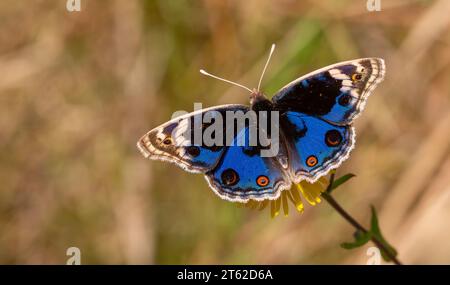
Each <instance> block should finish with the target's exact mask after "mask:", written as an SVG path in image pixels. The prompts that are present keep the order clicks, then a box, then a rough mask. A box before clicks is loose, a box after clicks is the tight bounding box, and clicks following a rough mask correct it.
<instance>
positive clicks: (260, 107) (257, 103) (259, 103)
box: [250, 89, 273, 111]
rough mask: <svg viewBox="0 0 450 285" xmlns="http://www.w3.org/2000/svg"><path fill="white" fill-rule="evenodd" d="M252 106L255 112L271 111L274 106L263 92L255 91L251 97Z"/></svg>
mask: <svg viewBox="0 0 450 285" xmlns="http://www.w3.org/2000/svg"><path fill="white" fill-rule="evenodd" d="M250 105H251V109H252V110H253V111H270V110H272V105H273V104H272V102H271V101H270V100H269V99H267V97H266V96H264V94H263V93H262V92H261V91H259V90H256V89H253V92H252V93H251V95H250Z"/></svg>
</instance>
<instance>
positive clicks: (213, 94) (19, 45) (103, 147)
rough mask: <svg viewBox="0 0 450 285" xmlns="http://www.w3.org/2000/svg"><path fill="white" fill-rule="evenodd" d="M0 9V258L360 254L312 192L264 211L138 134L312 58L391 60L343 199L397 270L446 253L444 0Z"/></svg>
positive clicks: (448, 58)
mask: <svg viewBox="0 0 450 285" xmlns="http://www.w3.org/2000/svg"><path fill="white" fill-rule="evenodd" d="M80 2H81V11H80V12H68V11H67V10H66V1H65V0H60V1H50V0H49V1H47V0H38V1H33V2H31V1H12V0H8V1H1V2H0V146H1V148H0V187H1V188H0V263H1V264H17V263H19V264H22V263H25V264H38V263H39V264H40V263H44V264H65V263H66V260H67V259H68V256H66V250H67V248H69V247H71V246H76V247H78V248H80V250H81V262H82V263H83V264H99V263H102V264H103V263H105V264H122V263H126V264H136V263H145V264H188V263H193V264H209V263H223V264H238V263H239V264H240V263H250V264H266V263H275V264H335V263H337V264H355V263H356V264H365V263H366V262H367V260H368V256H367V255H366V250H367V248H368V247H369V246H372V244H369V245H366V246H365V247H363V248H360V249H357V250H352V251H346V250H344V249H342V248H340V247H339V244H340V243H341V242H344V241H350V240H351V239H352V234H353V228H352V227H350V226H349V225H348V224H347V223H346V222H345V221H344V220H343V219H342V218H341V217H340V216H339V215H338V214H337V213H336V212H334V211H333V209H332V208H331V207H330V206H329V205H327V204H326V203H325V202H322V203H321V204H319V205H318V206H315V207H307V208H306V210H305V213H304V214H303V215H299V214H298V213H294V212H293V211H292V210H291V214H290V215H289V217H284V216H283V215H282V214H281V215H280V216H279V217H276V218H275V219H271V218H270V214H269V210H264V211H262V212H259V211H255V210H250V209H247V208H239V207H237V206H236V204H233V203H230V202H226V201H222V200H220V199H219V198H218V197H217V196H216V195H215V194H214V193H213V192H212V191H211V190H210V189H209V188H208V186H207V184H206V182H205V180H204V179H203V177H202V175H193V174H189V173H187V172H184V171H183V170H181V169H180V168H178V167H176V166H174V165H172V164H168V163H162V162H157V161H148V160H146V159H144V158H143V157H142V156H141V154H140V153H139V152H138V150H137V149H136V146H135V144H136V141H137V140H138V139H139V138H140V137H141V136H142V135H143V134H144V133H146V132H147V131H148V130H150V129H152V128H154V127H156V126H157V125H159V124H161V123H163V122H165V121H167V120H168V119H170V117H171V114H172V113H173V112H174V111H177V110H188V111H191V110H192V109H193V102H201V103H203V106H204V107H209V106H213V105H218V104H225V103H242V104H247V102H248V94H247V93H245V91H242V90H241V89H239V88H235V87H231V86H229V85H226V84H223V83H222V82H219V81H216V80H213V79H210V78H206V77H204V76H202V75H201V74H199V72H198V70H199V69H200V68H205V69H206V70H208V71H210V72H212V73H215V74H218V75H221V76H224V77H226V78H228V79H231V80H236V81H238V82H240V83H242V84H245V85H248V86H250V87H254V86H256V85H257V80H258V78H259V75H260V72H261V70H262V68H263V64H264V61H265V60H266V57H267V54H268V51H269V48H270V45H271V44H272V43H276V44H277V49H276V51H275V54H274V57H273V59H272V62H271V64H270V66H269V69H268V72H267V74H266V77H265V82H264V84H263V90H264V91H265V93H266V94H268V95H269V96H272V95H273V94H274V93H275V92H276V91H277V90H278V89H279V88H281V87H282V86H284V85H285V84H287V83H288V82H289V81H292V80H293V79H295V78H297V77H299V76H300V75H302V74H305V73H307V72H310V71H313V70H314V69H317V68H320V67H323V66H326V65H329V64H332V63H335V62H339V61H343V60H349V59H354V58H359V57H370V56H377V57H383V58H385V60H386V65H387V73H386V79H385V81H384V82H383V83H382V84H381V85H380V86H379V87H378V88H377V89H376V90H375V92H374V94H373V95H372V96H371V97H370V99H369V102H368V105H367V107H366V110H365V111H364V114H363V115H362V116H361V117H360V118H359V119H358V120H357V121H356V123H355V126H356V129H357V144H356V149H355V150H354V151H353V152H352V155H351V157H350V159H349V160H348V161H347V162H346V163H344V165H343V166H342V167H341V168H340V169H339V170H338V175H339V174H345V173H346V172H353V173H355V174H356V175H357V177H356V178H354V179H352V180H351V181H350V182H348V183H346V184H345V185H344V186H343V187H341V188H340V189H338V190H337V191H336V192H335V198H336V199H337V200H338V201H339V202H340V203H341V204H342V205H343V207H344V208H346V209H347V210H348V211H349V212H350V213H352V214H353V215H354V216H355V217H356V218H357V219H358V220H360V221H361V222H362V223H363V224H365V225H368V224H369V219H370V204H373V205H375V206H376V208H377V209H378V211H379V218H380V224H381V228H382V230H383V232H384V235H385V236H386V238H387V239H388V241H389V242H390V243H392V244H393V245H394V246H395V247H396V248H397V250H398V251H399V258H400V259H401V260H402V261H403V262H405V263H414V264H431V263H450V242H449V241H450V223H449V222H448V221H449V219H450V96H449V94H450V92H449V91H450V29H449V27H450V17H449V14H450V1H448V0H439V1H438V0H436V1H431V0H430V1H425V0H421V1H400V0H397V1H394V0H390V1H387V0H381V11H379V12H369V11H368V10H367V8H366V2H367V1H366V0H352V1H350V0H348V1H332V0H329V1H326V0H320V1H317V0H314V1H312V0H310V1H293V0H281V1H259V0H248V1H238V0H234V1H218V0H217V1H215V0H204V1H187V0H179V1H165V0H159V1H137V0H136V1H122V0H116V1H99V0H81V1H80Z"/></svg>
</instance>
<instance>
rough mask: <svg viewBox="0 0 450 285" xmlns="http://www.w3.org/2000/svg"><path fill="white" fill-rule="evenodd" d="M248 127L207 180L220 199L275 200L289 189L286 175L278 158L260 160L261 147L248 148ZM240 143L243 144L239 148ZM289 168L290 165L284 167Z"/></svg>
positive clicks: (240, 200) (241, 200) (262, 158)
mask: <svg viewBox="0 0 450 285" xmlns="http://www.w3.org/2000/svg"><path fill="white" fill-rule="evenodd" d="M247 138H249V128H248V127H246V128H243V129H242V130H241V131H240V132H239V133H238V135H237V136H236V138H235V139H234V141H233V145H231V146H229V147H228V148H227V149H226V150H225V153H224V155H223V156H222V158H221V159H220V161H219V163H218V164H217V166H216V167H215V168H214V169H212V170H211V171H209V172H207V173H206V180H207V181H208V183H209V185H210V186H211V188H212V189H213V190H214V192H216V194H217V195H219V196H220V197H221V198H223V199H226V200H230V201H239V202H246V201H248V200H249V199H253V200H265V199H276V198H278V197H279V195H280V192H281V191H282V190H283V189H287V188H289V187H290V185H291V182H290V180H289V178H288V174H287V172H286V171H285V170H284V169H283V166H282V165H281V164H280V160H281V159H279V158H280V156H282V155H284V154H285V151H284V150H280V153H279V155H278V157H261V155H260V151H259V150H260V149H259V148H258V147H252V146H249V143H248V139H247ZM238 142H244V143H241V144H240V145H239V143H238ZM285 167H287V165H286V166H285Z"/></svg>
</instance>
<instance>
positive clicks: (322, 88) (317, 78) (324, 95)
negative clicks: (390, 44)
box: [272, 58, 385, 125]
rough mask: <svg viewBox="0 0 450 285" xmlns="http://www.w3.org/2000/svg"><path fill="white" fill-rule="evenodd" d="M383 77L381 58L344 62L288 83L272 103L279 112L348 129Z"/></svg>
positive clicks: (382, 61) (383, 67) (383, 70)
mask: <svg viewBox="0 0 450 285" xmlns="http://www.w3.org/2000/svg"><path fill="white" fill-rule="evenodd" d="M384 73H385V65H384V60H383V59H380V58H363V59H356V60H352V61H347V62H341V63H337V64H334V65H330V66H327V67H325V68H322V69H319V70H317V71H314V72H312V73H309V74H307V75H305V76H302V77H300V78H298V79H297V80H295V81H293V82H291V83H289V84H288V85H286V86H285V87H283V88H282V89H281V90H280V91H278V93H277V94H276V95H275V96H274V97H273V98H272V101H273V102H274V103H275V105H276V106H277V108H278V109H279V110H280V111H297V112H300V113H303V114H305V115H311V116H317V117H321V118H323V119H325V120H327V121H330V122H332V123H335V124H338V125H346V124H349V123H351V122H352V120H353V119H354V118H355V117H356V116H358V115H359V114H360V112H361V111H362V110H363V109H364V106H365V103H366V100H367V97H368V96H369V95H370V93H371V92H372V91H373V89H374V88H375V87H376V85H377V84H378V83H380V82H381V81H382V80H383V77H384Z"/></svg>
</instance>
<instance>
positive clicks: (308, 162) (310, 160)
mask: <svg viewBox="0 0 450 285" xmlns="http://www.w3.org/2000/svg"><path fill="white" fill-rule="evenodd" d="M317 162H318V161H317V157H315V156H314V155H310V156H308V158H307V159H306V165H308V166H309V167H313V166H315V165H316V164H317Z"/></svg>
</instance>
